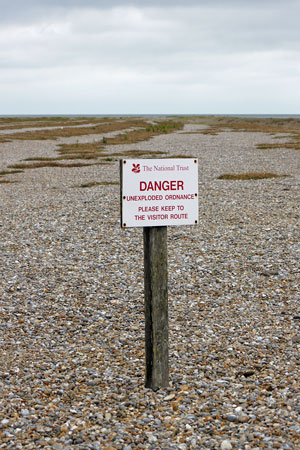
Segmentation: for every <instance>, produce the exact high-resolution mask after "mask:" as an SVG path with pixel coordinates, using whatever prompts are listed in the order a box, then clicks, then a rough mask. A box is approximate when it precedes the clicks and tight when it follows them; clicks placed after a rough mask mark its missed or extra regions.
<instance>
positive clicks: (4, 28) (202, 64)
mask: <svg viewBox="0 0 300 450" xmlns="http://www.w3.org/2000/svg"><path fill="white" fill-rule="evenodd" d="M0 11H1V14H0V114H1V115H12V114H58V115H59V114H104V115H105V114H120V115H122V114H300V27H299V17H300V1H299V0H284V1H283V0H198V1H196V0H184V1H179V0H177V1H176V0H152V1H147V0H141V1H137V0H132V1H129V0H123V1H121V0H26V2H25V1H24V0H11V1H8V0H0Z"/></svg>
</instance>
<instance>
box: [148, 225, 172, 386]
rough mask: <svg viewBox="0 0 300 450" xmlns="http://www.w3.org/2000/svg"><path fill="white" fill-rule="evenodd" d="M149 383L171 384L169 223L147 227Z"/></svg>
mask: <svg viewBox="0 0 300 450" xmlns="http://www.w3.org/2000/svg"><path fill="white" fill-rule="evenodd" d="M144 276H145V347H146V348H145V350H146V374H145V386H146V387H147V388H151V389H153V390H154V391H155V390H157V389H159V388H160V387H167V386H168V385H169V349H168V256H167V227H166V226H162V227H144Z"/></svg>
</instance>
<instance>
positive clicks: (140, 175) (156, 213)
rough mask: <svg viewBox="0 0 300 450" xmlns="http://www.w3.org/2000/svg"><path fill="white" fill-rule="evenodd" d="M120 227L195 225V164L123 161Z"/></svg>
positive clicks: (190, 161) (194, 161) (180, 160)
mask: <svg viewBox="0 0 300 450" xmlns="http://www.w3.org/2000/svg"><path fill="white" fill-rule="evenodd" d="M120 165H121V167H120V172H121V226H122V227H123V228H125V227H126V228H127V227H155V226H169V225H192V224H197V223H198V160H197V159H195V158H187V159H186V158H178V159H123V160H121V161H120Z"/></svg>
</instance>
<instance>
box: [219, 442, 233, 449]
mask: <svg viewBox="0 0 300 450" xmlns="http://www.w3.org/2000/svg"><path fill="white" fill-rule="evenodd" d="M231 449H232V445H231V442H230V441H229V440H228V439H226V440H225V441H222V443H221V450H231Z"/></svg>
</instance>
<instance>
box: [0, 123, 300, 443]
mask: <svg viewBox="0 0 300 450" xmlns="http://www.w3.org/2000/svg"><path fill="white" fill-rule="evenodd" d="M201 128H203V126H202V125H187V126H186V130H187V131H193V130H194V131H195V130H199V129H201ZM94 138H95V136H93V138H91V136H85V137H80V139H78V140H79V141H80V142H81V141H83V140H86V141H87V142H88V141H89V140H91V139H94ZM99 139H100V140H101V139H102V136H99ZM76 140H77V139H76V138H68V139H66V140H61V139H58V140H57V141H43V142H38V141H32V142H31V141H17V140H16V141H12V142H8V143H3V144H1V152H0V167H1V170H4V169H6V168H7V165H9V164H12V163H17V162H19V161H20V160H21V159H25V158H29V157H34V156H41V157H42V156H49V155H50V156H56V155H57V153H56V149H57V144H59V143H60V142H70V143H72V142H73V143H76ZM263 142H277V140H276V139H275V137H274V136H271V135H267V134H264V133H248V132H239V133H237V132H230V131H229V130H228V131H225V132H222V133H219V134H218V135H202V134H188V135H187V134H184V133H181V132H179V133H175V134H171V135H162V136H158V137H155V138H153V139H151V140H150V141H147V142H143V143H138V144H134V145H126V146H111V147H110V148H109V151H111V152H112V153H113V152H120V151H124V149H125V150H126V149H127V150H132V149H137V150H139V149H149V150H158V149H164V150H165V151H167V152H168V155H172V156H175V155H181V154H184V155H190V156H197V157H198V159H199V225H198V226H197V227H193V226H191V227H169V228H168V265H169V350H170V382H171V384H170V387H168V389H160V390H158V391H157V392H152V391H151V390H150V389H146V388H145V387H144V365H145V355H144V299H143V233H142V229H128V230H121V229H120V228H119V223H118V221H119V186H115V185H107V186H98V187H94V188H86V189H80V188H74V187H73V186H74V185H80V184H82V183H86V182H88V181H107V180H111V181H117V180H118V179H119V166H118V162H117V161H116V162H114V161H112V162H111V163H109V164H108V165H99V166H90V167H83V168H72V169H71V168H70V169H60V168H45V169H38V170H36V169H33V170H26V171H25V172H24V173H20V174H15V175H10V176H6V177H5V178H9V179H12V180H16V181H18V182H17V183H11V184H0V197H1V202H0V205H1V206H0V207H1V216H0V233H1V242H0V251H1V264H2V267H1V272H0V273H1V283H0V297H1V305H0V348H1V352H0V354H1V356H0V358H1V365H0V393H1V408H0V442H1V444H0V447H1V448H12V449H18V448H20V449H22V448H26V449H27V448H28V449H35V448H45V449H46V450H48V449H49V450H51V449H54V450H60V449H66V450H71V449H73V448H74V449H76V450H77V449H79V450H83V449H94V450H99V449H107V450H108V449H113V450H114V449H116V450H119V449H126V450H129V449H130V448H132V449H134V448H141V449H147V448H148V449H151V448H157V447H161V448H165V449H170V450H171V449H178V448H182V449H185V448H186V449H189V448H191V449H193V448H195V449H197V448H207V449H212V448H221V449H223V450H224V449H226V448H240V447H241V448H243V447H242V446H244V447H245V449H246V448H249V450H250V449H251V450H253V449H254V448H257V449H259V448H282V449H296V448H298V447H299V440H298V439H299V426H298V425H297V423H298V419H299V412H300V411H299V401H298V399H299V384H298V380H299V352H298V350H299V347H298V344H299V341H298V338H299V320H298V318H297V317H298V316H299V301H300V297H299V282H300V280H299V273H300V270H299V205H300V189H299V185H300V178H299V175H300V174H299V172H300V170H299V169H300V166H299V159H298V153H297V154H296V152H295V151H294V150H291V151H289V150H281V149H273V150H263V151H262V150H257V148H256V144H259V143H263ZM245 171H266V172H270V171H276V172H278V173H283V174H289V175H291V176H290V177H289V178H276V179H272V180H261V181H243V182H242V181H241V182H239V181H237V182H236V181H234V182H231V181H221V180H217V177H218V176H219V175H220V174H222V173H226V172H245ZM263 272H264V273H266V274H267V275H262V273H263ZM283 313H284V314H283ZM283 437H284V439H283ZM150 441H151V442H150ZM180 446H181V447H180ZM276 446H277V447H276ZM278 446H279V447H278Z"/></svg>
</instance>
